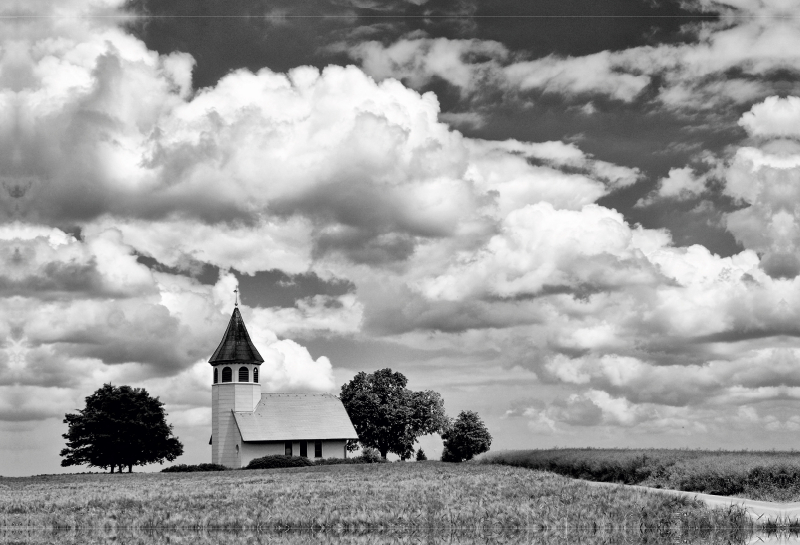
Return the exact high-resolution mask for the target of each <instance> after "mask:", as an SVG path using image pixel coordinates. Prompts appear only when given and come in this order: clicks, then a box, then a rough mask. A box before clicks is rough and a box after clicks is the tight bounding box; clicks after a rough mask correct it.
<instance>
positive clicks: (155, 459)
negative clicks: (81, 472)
mask: <svg viewBox="0 0 800 545" xmlns="http://www.w3.org/2000/svg"><path fill="white" fill-rule="evenodd" d="M165 417H166V413H164V404H163V403H162V402H161V401H159V399H158V398H157V397H156V398H153V397H150V394H148V393H147V391H146V390H145V389H144V388H131V387H130V386H119V387H117V386H112V385H111V384H104V385H103V387H102V388H100V389H98V390H97V391H96V392H94V393H93V394H92V395H90V396H88V397H87V398H86V408H85V409H83V410H79V411H78V414H70V413H68V414H66V415H65V416H64V423H65V424H68V425H69V430H68V431H67V433H65V434H64V435H63V437H64V439H66V440H67V448H65V449H63V450H62V451H61V456H62V457H63V458H64V459H63V460H61V465H62V466H64V467H66V466H72V465H81V464H86V465H88V466H90V467H102V468H110V470H111V473H114V468H115V467H117V468H119V471H120V472H122V468H123V467H124V466H127V467H128V473H130V472H131V471H132V470H133V466H135V465H137V466H138V465H145V464H152V463H162V462H163V461H164V460H168V461H170V462H171V461H173V460H175V458H177V457H178V456H180V455H181V454H183V445H182V444H181V442H180V441H179V440H178V438H177V437H174V436H173V435H172V425H168V424H167V422H166V419H165Z"/></svg>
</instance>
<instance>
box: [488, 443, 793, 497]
mask: <svg viewBox="0 0 800 545" xmlns="http://www.w3.org/2000/svg"><path fill="white" fill-rule="evenodd" d="M481 461H482V462H483V463H490V464H492V463H494V464H503V465H510V466H517V467H526V468H529V469H539V470H545V471H552V472H554V473H558V474H560V475H565V476H568V477H575V478H580V479H587V480H593V481H603V482H621V483H625V484H640V485H643V486H652V487H656V488H672V489H675V490H686V491H689V492H704V493H707V494H718V495H722V496H737V497H742V498H750V499H754V500H766V501H776V502H784V503H785V502H792V501H800V452H798V453H794V452H774V451H767V452H753V451H702V450H668V449H650V450H633V449H553V450H519V451H507V452H498V453H493V454H491V455H489V456H486V457H484V458H483V459H482V460H481Z"/></svg>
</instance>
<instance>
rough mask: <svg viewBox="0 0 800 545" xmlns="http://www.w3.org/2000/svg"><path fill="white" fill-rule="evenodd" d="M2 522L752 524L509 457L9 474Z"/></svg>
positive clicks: (688, 527) (96, 525)
mask: <svg viewBox="0 0 800 545" xmlns="http://www.w3.org/2000/svg"><path fill="white" fill-rule="evenodd" d="M0 485H5V486H7V487H9V488H8V490H7V492H10V493H3V494H0V525H2V526H4V527H6V528H8V527H14V526H16V527H22V526H26V527H36V528H46V529H53V530H75V529H82V528H92V529H97V530H103V531H114V530H115V529H117V528H137V529H148V528H153V529H194V530H201V531H209V530H223V529H225V530H248V529H250V530H252V529H257V530H262V531H284V530H290V529H314V530H325V531H333V532H356V533H358V532H370V531H409V530H436V531H467V532H486V531H493V530H497V529H504V530H509V529H526V530H535V531H540V532H553V531H556V532H558V531H567V530H569V529H583V530H587V531H589V532H591V533H597V532H607V531H608V532H624V533H627V534H630V533H631V532H634V533H642V534H647V535H686V534H690V533H696V532H698V531H708V530H715V529H716V530H720V529H725V531H727V532H729V533H730V532H732V533H733V534H737V535H739V534H742V533H743V532H745V533H746V532H749V531H750V530H751V529H752V524H751V523H750V521H749V519H748V518H747V516H746V515H745V514H744V512H743V511H741V510H737V509H729V510H726V511H722V510H716V511H711V510H708V509H706V508H705V507H704V506H703V505H702V504H701V503H700V502H695V501H692V500H689V499H684V498H673V497H668V496H665V495H661V494H657V493H647V492H642V491H639V490H631V489H626V488H625V487H618V488H617V487H615V488H598V487H592V486H589V485H587V484H585V483H582V482H580V481H574V480H571V479H568V478H565V477H561V476H558V475H554V474H552V473H545V472H539V471H529V470H526V469H521V468H515V467H506V466H502V465H480V464H443V463H440V462H426V463H417V464H412V463H408V464H401V463H397V464H374V465H347V466H322V467H309V468H297V469H276V470H254V471H225V472H214V473H177V474H166V473H155V474H121V475H116V474H115V475H61V476H47V477H33V478H26V479H3V480H2V482H0Z"/></svg>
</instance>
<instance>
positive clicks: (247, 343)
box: [208, 307, 264, 364]
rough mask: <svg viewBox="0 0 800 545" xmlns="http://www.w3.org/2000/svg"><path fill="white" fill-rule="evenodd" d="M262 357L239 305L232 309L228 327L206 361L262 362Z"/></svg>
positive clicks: (213, 362)
mask: <svg viewBox="0 0 800 545" xmlns="http://www.w3.org/2000/svg"><path fill="white" fill-rule="evenodd" d="M263 361H264V358H262V357H261V354H259V353H258V350H256V347H255V345H254V344H253V341H251V340H250V335H248V334H247V328H246V327H245V326H244V319H242V313H241V312H239V307H235V308H234V309H233V314H232V315H231V321H230V322H228V329H226V330H225V335H224V336H223V337H222V340H221V341H220V343H219V346H218V347H217V349H216V350H215V351H214V354H213V355H212V356H211V359H210V360H208V363H211V364H216V363H262V362H263Z"/></svg>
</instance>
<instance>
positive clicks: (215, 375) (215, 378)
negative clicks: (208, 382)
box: [214, 367, 217, 384]
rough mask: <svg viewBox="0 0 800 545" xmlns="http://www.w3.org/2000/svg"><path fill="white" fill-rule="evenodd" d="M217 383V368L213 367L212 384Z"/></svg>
mask: <svg viewBox="0 0 800 545" xmlns="http://www.w3.org/2000/svg"><path fill="white" fill-rule="evenodd" d="M216 383H217V368H216V367H214V384H216Z"/></svg>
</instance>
